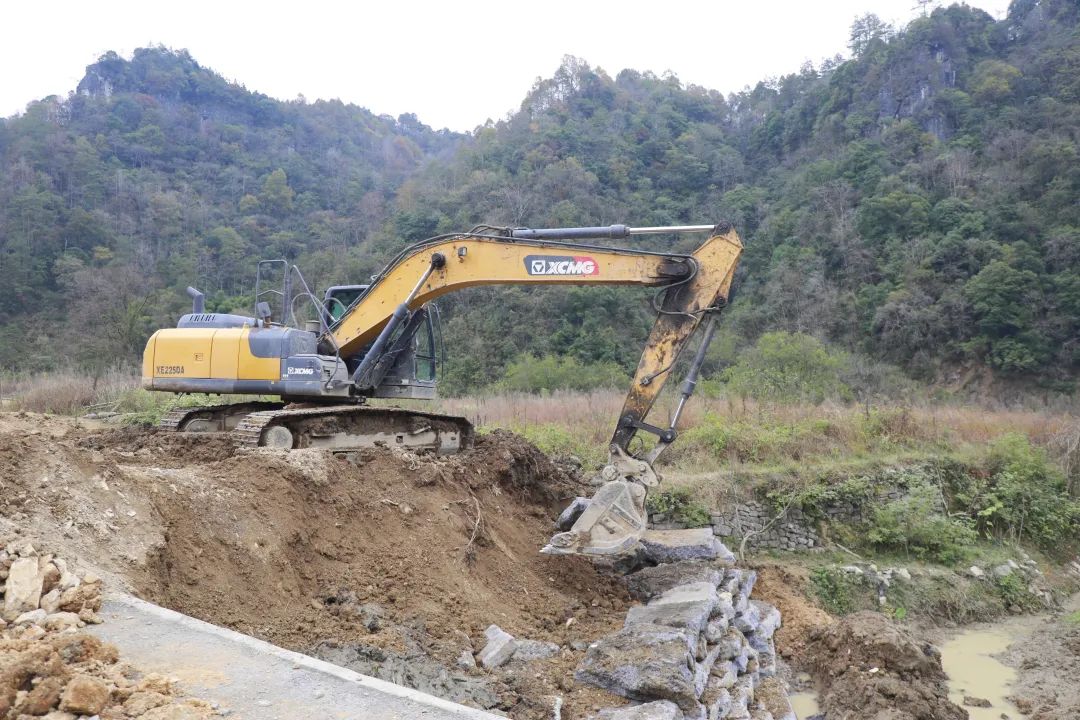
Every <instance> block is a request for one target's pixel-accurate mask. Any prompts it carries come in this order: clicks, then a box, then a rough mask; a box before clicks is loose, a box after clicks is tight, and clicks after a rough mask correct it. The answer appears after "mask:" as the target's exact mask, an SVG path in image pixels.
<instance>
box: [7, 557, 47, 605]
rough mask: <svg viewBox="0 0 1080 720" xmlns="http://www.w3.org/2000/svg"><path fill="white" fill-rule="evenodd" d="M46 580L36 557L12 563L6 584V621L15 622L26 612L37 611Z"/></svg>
mask: <svg viewBox="0 0 1080 720" xmlns="http://www.w3.org/2000/svg"><path fill="white" fill-rule="evenodd" d="M44 580H45V578H44V577H43V576H42V575H41V573H39V572H38V561H37V558H36V557H20V558H19V559H18V560H16V561H15V562H14V563H12V565H11V569H10V570H9V571H8V577H7V582H6V583H5V584H4V619H5V620H14V619H15V618H16V617H18V616H19V615H21V614H23V613H24V612H27V611H29V610H37V608H38V605H39V604H40V603H41V586H42V583H43V582H44Z"/></svg>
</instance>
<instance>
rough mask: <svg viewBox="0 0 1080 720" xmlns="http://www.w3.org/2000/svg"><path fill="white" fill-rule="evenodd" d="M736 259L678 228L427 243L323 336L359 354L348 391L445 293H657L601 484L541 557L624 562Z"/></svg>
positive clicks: (713, 233) (375, 374)
mask: <svg viewBox="0 0 1080 720" xmlns="http://www.w3.org/2000/svg"><path fill="white" fill-rule="evenodd" d="M679 231H682V232H693V231H696V232H703V231H704V232H709V237H708V239H707V240H706V241H705V242H704V243H703V244H702V245H701V246H700V247H699V248H698V249H697V250H696V251H694V252H693V253H692V254H690V255H681V254H672V253H654V252H647V251H640V250H628V249H618V248H610V247H601V246H594V245H585V244H581V243H578V242H568V241H570V240H582V239H600V238H612V239H618V238H624V237H627V236H629V235H633V234H646V233H659V232H679ZM741 251H742V244H741V242H740V241H739V237H738V234H737V233H736V232H735V230H734V229H733V228H732V227H731V226H730V225H726V224H724V225H717V226H715V227H713V226H689V227H678V228H629V227H626V226H624V225H613V226H610V227H602V228H571V229H561V230H532V229H504V230H497V229H490V231H489V232H483V231H474V232H472V233H468V234H464V235H453V236H444V237H439V238H433V239H432V240H429V241H426V242H424V243H421V244H419V245H414V246H411V247H410V248H408V249H407V250H405V251H403V252H402V254H401V255H399V256H398V257H397V258H395V259H394V260H393V261H392V262H391V263H390V264H389V265H388V266H387V268H386V269H385V270H384V271H383V272H382V273H381V274H380V275H379V276H378V277H376V279H375V280H374V282H373V284H372V286H371V287H370V288H369V289H368V291H367V292H366V293H365V294H364V295H363V296H362V297H361V298H359V299H358V300H357V302H356V303H355V304H354V305H353V306H352V307H350V308H349V309H348V311H347V312H345V313H344V314H343V316H342V317H341V319H340V320H339V321H338V322H337V323H336V324H335V325H333V326H332V327H330V328H328V335H329V337H330V338H332V341H333V344H334V345H335V346H336V347H337V348H338V352H340V354H341V356H342V357H349V356H350V355H353V354H355V353H358V352H359V351H360V350H361V349H362V348H368V349H367V351H366V353H365V354H364V357H363V360H362V361H361V362H360V363H359V364H358V365H356V367H355V370H354V371H353V372H352V374H351V381H352V382H354V383H356V385H357V387H358V389H359V390H361V391H363V390H365V389H369V388H372V387H374V386H376V385H378V383H379V382H380V380H381V373H380V368H381V367H384V366H385V365H386V363H381V362H380V359H381V358H383V357H384V356H385V355H386V354H387V351H388V350H389V349H390V348H391V347H392V339H393V337H394V336H395V333H396V332H397V331H398V328H399V327H402V326H407V323H408V320H409V318H411V317H413V315H414V313H415V312H416V311H417V310H419V309H420V308H422V307H424V306H425V305H426V304H427V303H429V302H431V301H432V300H435V299H436V298H438V297H439V296H441V295H444V294H446V293H448V292H451V291H454V290H457V289H461V288H465V287H471V286H477V285H507V284H514V285H522V284H560V285H603V284H614V285H642V286H652V287H660V288H665V289H664V291H663V299H662V300H661V301H660V302H659V303H658V307H657V318H656V323H655V324H654V325H653V328H652V331H651V332H650V334H649V338H648V341H647V342H646V344H645V348H644V350H643V351H642V354H641V359H640V361H639V362H638V366H637V370H636V372H635V374H634V380H633V384H632V385H631V388H630V391H629V393H628V394H627V397H626V402H625V404H624V405H623V409H622V412H621V413H620V416H619V419H618V423H617V425H616V428H615V431H614V434H613V435H612V439H611V444H610V448H609V451H610V459H609V463H608V464H607V465H606V466H605V467H604V468H603V470H602V471H601V477H602V478H603V480H604V481H605V483H604V484H603V486H602V487H601V488H600V489H599V490H598V491H597V493H596V494H595V495H594V497H593V499H592V501H591V503H590V506H589V508H588V509H587V510H586V511H585V512H584V513H583V514H582V515H581V516H580V517H579V518H578V520H577V521H576V522H575V524H574V526H573V527H572V528H571V529H570V530H569V531H568V532H563V533H560V534H558V535H556V536H555V537H553V538H552V540H551V542H550V543H549V544H548V545H547V546H546V547H545V548H544V552H547V553H551V554H587V555H610V554H619V553H623V552H626V551H628V550H629V549H631V548H632V547H633V546H634V545H636V544H637V542H638V540H639V539H640V537H641V535H642V534H643V533H644V531H645V526H646V513H645V496H646V492H647V488H649V487H652V486H655V485H656V484H657V483H658V482H659V480H658V478H657V476H656V474H655V472H654V471H653V468H652V463H653V461H655V460H656V458H657V457H658V456H659V454H660V453H661V452H662V451H663V450H664V449H665V448H667V447H668V446H669V445H670V444H671V443H672V442H673V441H674V440H675V437H676V429H675V425H676V423H677V422H678V419H679V416H680V415H681V413H682V410H683V408H684V407H685V404H686V402H687V400H688V399H689V397H690V395H691V394H692V393H693V391H694V387H695V385H696V381H697V374H698V371H699V369H700V367H701V364H702V362H703V360H704V357H705V351H706V350H707V348H708V344H709V341H710V340H711V339H712V335H713V331H714V329H715V322H716V316H717V313H719V311H720V310H721V309H722V308H723V307H724V305H725V304H726V302H727V298H728V294H729V292H730V289H731V281H732V277H733V275H734V272H735V266H736V264H737V262H738V258H739V255H740V253H741ZM702 323H704V326H705V329H704V333H703V334H702V339H701V343H700V344H699V346H698V350H697V353H696V355H695V357H694V360H693V362H692V363H691V365H690V370H689V373H688V375H687V377H686V379H685V380H684V381H683V383H682V385H681V387H680V389H679V399H678V404H677V406H676V409H675V411H674V412H673V414H672V417H671V421H670V422H669V423H667V426H666V427H658V426H657V425H654V424H650V423H649V422H647V417H648V415H649V412H650V410H651V409H652V407H653V405H654V403H655V402H656V399H657V397H658V396H659V394H660V391H661V390H662V389H663V387H664V385H665V383H666V381H667V379H668V376H669V375H670V374H671V371H672V369H673V368H674V366H675V362H676V360H677V359H678V357H679V355H680V353H681V352H682V350H683V349H684V348H685V346H686V345H687V343H688V341H689V339H690V337H691V335H692V334H693V333H694V330H695V329H696V328H697V327H698V326H699V325H701V324H702ZM642 431H644V432H648V433H651V434H653V435H655V436H656V444H655V445H654V446H653V447H652V449H651V450H650V451H649V452H648V453H646V454H645V455H644V456H643V457H634V456H633V454H632V453H631V451H630V442H631V440H633V438H634V437H635V436H636V434H637V433H638V432H642Z"/></svg>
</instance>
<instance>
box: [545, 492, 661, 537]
mask: <svg viewBox="0 0 1080 720" xmlns="http://www.w3.org/2000/svg"><path fill="white" fill-rule="evenodd" d="M645 526H646V515H645V488H644V487H643V486H642V485H640V484H638V483H636V482H631V481H627V480H612V481H611V482H608V483H605V484H604V485H602V486H601V487H600V489H599V490H597V491H596V494H595V495H593V498H592V500H591V501H590V503H589V507H588V508H587V509H586V510H585V512H583V513H581V517H579V518H578V519H577V521H576V522H575V523H574V526H573V527H572V528H570V530H568V531H567V532H562V533H558V534H557V535H555V536H553V537H552V538H551V540H550V541H549V542H548V544H547V545H545V546H544V548H543V549H542V550H541V551H540V552H542V553H545V554H547V555H625V554H627V553H629V552H631V551H633V549H634V548H635V547H637V544H638V542H639V541H640V540H641V536H642V535H644V534H645Z"/></svg>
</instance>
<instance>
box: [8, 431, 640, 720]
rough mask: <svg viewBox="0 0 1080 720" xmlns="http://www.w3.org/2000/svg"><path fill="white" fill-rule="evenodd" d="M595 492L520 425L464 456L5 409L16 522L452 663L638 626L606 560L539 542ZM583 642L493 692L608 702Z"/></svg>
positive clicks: (305, 634) (221, 610)
mask: <svg viewBox="0 0 1080 720" xmlns="http://www.w3.org/2000/svg"><path fill="white" fill-rule="evenodd" d="M577 492H580V489H579V488H577V487H575V486H574V481H573V480H572V479H571V478H570V477H568V476H567V475H566V474H565V473H563V472H562V471H561V470H560V469H559V468H557V467H556V466H554V465H553V464H552V463H551V462H550V460H548V459H547V458H546V457H545V456H544V455H542V454H541V453H539V452H538V451H536V450H535V448H533V447H532V446H531V445H528V444H527V443H524V442H523V441H521V440H520V439H518V438H516V437H515V436H512V435H509V434H503V433H494V434H492V435H489V436H482V437H480V438H479V439H478V443H477V447H476V448H475V449H474V450H473V451H471V452H470V453H468V454H466V455H463V456H458V457H454V458H446V459H434V458H417V457H415V456H411V455H403V454H398V453H394V452H391V451H389V450H378V451H371V452H368V453H364V454H363V455H361V456H359V457H356V458H354V459H353V460H352V461H349V460H346V459H343V458H341V457H336V456H332V455H328V454H325V453H322V452H319V451H293V452H290V453H284V452H280V451H271V450H256V451H236V450H234V449H233V448H232V447H231V445H230V444H229V443H228V442H227V440H226V439H224V438H216V437H202V438H190V437H183V436H176V435H171V434H163V433H157V432H148V431H134V430H127V429H124V430H111V431H104V432H91V431H87V430H84V429H82V428H80V427H79V426H78V424H77V423H76V422H74V421H69V420H62V419H54V418H45V417H42V416H33V415H15V414H2V415H0V498H3V501H2V502H5V503H7V505H6V506H5V507H0V511H2V512H3V515H4V520H3V521H0V522H2V523H5V524H6V529H9V530H10V529H18V530H21V531H22V532H23V533H24V534H26V535H28V536H33V535H39V536H47V537H50V538H55V542H53V543H52V544H53V545H54V546H57V547H59V548H60V549H61V550H62V551H63V552H65V553H66V554H68V555H77V556H78V557H79V558H80V559H81V560H82V561H83V562H84V563H87V564H89V565H91V566H93V567H94V568H95V569H96V570H98V571H99V572H100V573H101V574H103V575H104V576H105V578H106V580H107V581H111V582H112V583H115V584H116V585H120V586H127V587H128V588H130V589H132V590H134V591H135V592H136V594H139V595H141V596H143V597H146V598H148V599H151V600H153V601H155V602H159V603H161V604H163V605H166V606H168V607H172V608H174V609H177V610H180V611H182V612H185V613H189V614H191V615H194V616H196V617H199V618H202V619H205V620H208V621H211V622H215V623H219V624H223V625H227V626H229V627H232V628H235V629H237V630H240V631H242V632H246V633H250V634H252V635H255V636H257V637H261V638H264V639H267V640H269V641H271V642H275V643H277V644H281V645H284V646H286V647H290V648H293V649H298V650H301V651H311V650H312V649H314V648H316V647H318V646H326V644H327V643H328V642H329V643H330V644H331V645H333V646H337V647H339V646H341V645H342V644H344V645H349V644H358V645H359V646H361V647H363V648H367V649H370V648H377V649H381V650H383V651H386V652H388V653H391V654H393V653H399V654H401V653H405V654H407V653H415V652H416V651H417V648H418V647H419V648H420V649H421V650H422V652H423V653H425V654H426V655H428V656H429V657H430V658H431V659H432V660H434V661H436V662H438V663H442V664H443V665H444V666H445V667H447V668H451V669H452V668H453V667H454V663H455V662H456V660H457V658H459V657H460V656H461V653H462V651H463V650H468V649H473V650H479V649H480V647H481V645H482V635H483V630H484V628H486V627H487V626H488V625H489V624H491V623H496V624H498V625H500V626H501V627H503V628H504V629H505V630H507V631H509V632H511V633H513V634H515V635H516V636H519V637H524V638H529V639H536V640H549V641H553V642H556V643H559V644H560V645H564V646H568V645H570V644H571V643H576V646H577V647H580V648H581V651H583V649H584V646H583V644H582V643H585V642H588V641H590V640H592V639H595V638H597V637H599V636H601V635H603V634H605V633H607V632H610V631H611V630H613V629H614V628H615V627H618V626H619V625H620V624H621V618H622V615H623V613H624V611H625V608H626V606H627V604H628V598H627V596H626V593H625V590H624V589H623V588H622V586H621V585H620V584H619V583H618V581H617V580H616V579H615V578H613V577H608V576H604V575H602V574H601V573H599V572H598V571H597V570H596V569H595V568H594V567H593V565H592V564H591V563H589V562H587V561H584V560H581V559H577V558H550V557H547V556H542V555H540V554H539V553H538V550H539V548H540V547H541V546H542V545H543V543H544V541H545V540H546V539H547V537H548V536H549V535H550V533H551V531H552V528H551V518H552V517H554V516H555V514H557V512H558V509H559V508H560V507H561V504H562V500H564V499H565V498H566V497H568V496H572V495H573V494H575V493H577ZM571 620H572V622H571ZM568 623H569V624H568ZM581 651H578V650H570V649H569V648H566V649H564V650H563V653H562V655H560V656H557V657H555V658H553V659H551V660H546V661H539V662H535V663H532V664H530V667H529V672H516V673H507V674H506V676H499V677H497V678H484V680H485V681H490V682H489V683H488V684H489V690H490V692H488V693H486V694H484V697H485V698H487V697H492V696H494V697H496V698H497V701H495V702H494V705H493V706H494V707H497V708H499V709H503V710H508V711H512V712H513V714H514V716H515V717H530V716H533V713H535V716H536V717H540V716H542V715H541V713H542V712H547V711H546V709H544V708H543V707H542V706H543V704H544V702H546V700H544V699H543V698H544V697H545V696H546V695H548V694H560V695H566V696H568V697H567V706H566V707H567V709H568V713H567V715H566V716H567V717H571V718H572V717H574V712H575V708H576V707H589V706H590V704H591V702H592V700H591V698H590V697H589V696H588V693H587V691H586V690H584V689H582V690H575V689H574V688H573V686H572V685H571V684H569V683H567V682H566V680H565V678H566V677H568V675H569V672H568V668H570V667H572V666H573V665H574V664H576V656H577V655H579V654H580V652H581ZM365 652H368V651H367V650H365ZM368 654H369V655H370V652H368ZM454 672H457V673H460V674H463V675H469V674H472V675H476V671H465V670H454ZM562 685H566V687H561V686H562ZM478 704H488V703H486V702H479V703H478Z"/></svg>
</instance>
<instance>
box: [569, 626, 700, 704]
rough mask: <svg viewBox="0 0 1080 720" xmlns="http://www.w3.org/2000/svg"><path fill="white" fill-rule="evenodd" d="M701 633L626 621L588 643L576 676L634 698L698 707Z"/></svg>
mask: <svg viewBox="0 0 1080 720" xmlns="http://www.w3.org/2000/svg"><path fill="white" fill-rule="evenodd" d="M697 640H698V639H697V636H696V635H695V634H693V633H691V632H688V631H687V630H684V629H679V628H672V627H665V626H662V625H651V624H636V625H627V626H626V627H624V628H623V629H622V630H620V631H619V632H617V633H615V634H613V635H608V636H607V637H605V638H603V639H601V640H600V641H598V642H596V643H594V644H593V645H591V646H590V647H589V650H588V652H587V653H586V654H585V659H584V660H582V662H581V664H580V665H579V666H578V669H577V672H576V673H575V674H574V679H575V680H577V681H578V682H582V683H587V684H589V685H594V686H596V687H599V688H601V689H603V690H607V691H608V692H611V693H614V694H616V695H620V696H622V697H625V698H629V699H631V700H658V699H659V700H670V701H672V702H674V703H675V704H676V705H678V706H679V707H680V708H682V709H683V710H684V711H697V709H698V708H699V704H698V701H697V699H698V691H697V687H696V683H695V679H696V678H695V668H696V660H695V659H694V654H695V652H696V650H697Z"/></svg>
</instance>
